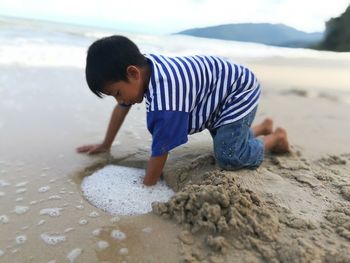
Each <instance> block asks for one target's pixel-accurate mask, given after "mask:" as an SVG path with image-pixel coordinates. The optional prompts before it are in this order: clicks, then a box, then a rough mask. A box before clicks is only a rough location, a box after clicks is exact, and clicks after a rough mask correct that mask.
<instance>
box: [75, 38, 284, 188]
mask: <svg viewBox="0 0 350 263" xmlns="http://www.w3.org/2000/svg"><path fill="white" fill-rule="evenodd" d="M85 73H86V80H87V83H88V86H89V88H90V89H91V91H92V92H93V93H95V94H96V95H97V96H98V97H100V98H101V97H102V95H103V94H104V95H107V96H113V97H114V98H115V99H116V100H117V102H118V104H117V105H116V107H115V109H114V111H113V113H112V116H111V120H110V122H109V125H108V129H107V133H106V136H105V139H104V141H103V142H102V143H101V144H97V145H86V146H82V147H79V148H78V149H77V150H78V152H80V153H83V152H85V153H89V154H94V153H99V152H105V151H109V149H110V148H111V145H112V142H113V140H114V138H115V136H116V134H117V133H118V131H119V128H120V127H121V125H122V123H123V120H124V118H125V116H126V115H127V113H128V111H129V109H130V107H131V106H132V105H133V104H135V103H141V102H142V100H143V98H145V100H146V109H147V127H148V130H149V131H150V133H151V134H152V156H151V158H150V160H149V162H148V165H147V169H146V175H145V177H144V181H143V182H144V184H145V185H154V184H156V183H157V181H158V179H159V177H160V175H161V173H162V170H163V167H164V165H165V162H166V160H167V156H168V152H169V151H170V150H172V149H173V148H175V147H177V146H179V145H181V144H184V143H186V142H187V136H188V134H193V133H195V132H199V131H202V130H204V129H208V130H209V131H210V133H211V135H212V137H213V142H214V155H215V158H216V161H217V163H218V164H219V166H221V167H222V168H224V169H228V170H236V169H240V168H254V167H257V166H259V165H260V164H261V162H262V161H263V157H264V150H269V151H273V152H279V153H283V152H287V151H289V144H288V139H287V134H286V131H285V130H284V129H282V128H277V129H276V130H275V132H272V120H271V119H266V120H265V121H264V122H262V123H261V124H259V125H256V126H253V127H252V128H251V129H250V126H251V123H252V122H253V119H254V116H255V113H256V109H257V105H258V102H259V98H260V91H261V89H260V84H259V82H258V81H257V79H256V77H255V76H254V74H253V73H252V72H251V71H250V70H248V69H247V68H245V67H243V66H240V65H236V64H233V63H230V62H228V61H226V60H224V59H221V58H218V57H213V56H188V57H165V56H159V55H153V54H150V55H142V54H141V53H140V51H139V49H138V48H137V46H136V45H135V44H134V43H133V42H132V41H131V40H129V39H128V38H126V37H123V36H110V37H106V38H102V39H100V40H98V41H96V42H94V43H93V44H92V45H91V46H90V47H89V50H88V54H87V59H86V70H85ZM260 135H265V136H264V137H263V138H262V139H258V138H256V136H260Z"/></svg>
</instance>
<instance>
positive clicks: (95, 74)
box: [85, 35, 147, 98]
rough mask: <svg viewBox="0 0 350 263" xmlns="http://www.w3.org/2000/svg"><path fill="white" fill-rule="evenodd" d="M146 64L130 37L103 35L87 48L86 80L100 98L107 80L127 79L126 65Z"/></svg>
mask: <svg viewBox="0 0 350 263" xmlns="http://www.w3.org/2000/svg"><path fill="white" fill-rule="evenodd" d="M146 64H147V60H146V58H145V57H144V56H143V55H142V54H141V53H140V50H139V49H138V47H137V46H136V45H135V43H134V42H132V41H131V40H130V39H128V38H126V37H124V36H117V35H113V36H109V37H104V38H101V39H99V40H97V41H95V42H94V43H92V45H91V46H90V47H89V49H88V52H87V57H86V68H85V76H86V82H87V84H88V86H89V88H90V89H91V91H92V92H93V93H95V94H96V95H97V96H98V97H100V98H102V89H103V87H104V86H105V85H106V84H107V83H108V82H116V81H120V80H124V81H127V76H126V69H127V67H128V66H130V65H134V66H140V67H142V66H145V65H146Z"/></svg>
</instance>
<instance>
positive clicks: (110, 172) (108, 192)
mask: <svg viewBox="0 0 350 263" xmlns="http://www.w3.org/2000/svg"><path fill="white" fill-rule="evenodd" d="M144 173H145V171H144V170H143V169H136V168H129V167H123V166H117V165H107V166H105V167H104V168H102V169H100V170H97V171H96V172H94V173H93V174H92V175H90V176H87V177H85V178H84V179H83V181H82V183H81V189H82V192H83V195H84V196H85V198H86V199H87V200H88V201H89V202H90V203H91V204H93V205H94V206H96V207H98V208H100V209H102V210H104V211H105V212H107V213H110V214H112V215H137V214H145V213H148V212H150V211H151V210H152V206H151V204H152V202H154V201H161V202H164V201H167V200H169V198H170V197H171V196H172V195H173V194H174V192H173V191H172V190H171V189H170V188H168V187H167V186H166V185H165V183H164V182H159V183H158V184H157V185H155V186H152V187H147V186H145V185H143V183H142V179H143V176H144Z"/></svg>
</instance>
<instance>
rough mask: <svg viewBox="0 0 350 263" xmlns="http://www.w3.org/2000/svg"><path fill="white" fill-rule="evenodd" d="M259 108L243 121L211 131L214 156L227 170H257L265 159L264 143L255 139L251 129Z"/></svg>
mask: <svg viewBox="0 0 350 263" xmlns="http://www.w3.org/2000/svg"><path fill="white" fill-rule="evenodd" d="M256 110H257V107H255V109H254V110H252V111H251V112H250V113H248V115H246V116H245V117H243V118H242V119H240V120H238V121H236V122H233V123H229V124H226V125H223V126H220V127H219V128H217V129H215V130H212V131H210V133H211V136H212V137H213V142H214V155H215V159H216V161H217V163H218V164H219V166H220V167H221V168H223V169H225V170H238V169H241V168H251V169H253V168H256V167H258V166H259V165H260V164H261V163H262V161H263V159H264V142H263V141H262V140H261V139H258V138H256V137H254V135H253V132H252V131H251V129H250V126H251V125H252V122H253V120H254V117H255V114H256Z"/></svg>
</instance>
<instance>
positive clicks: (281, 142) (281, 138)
mask: <svg viewBox="0 0 350 263" xmlns="http://www.w3.org/2000/svg"><path fill="white" fill-rule="evenodd" d="M274 134H275V135H276V137H277V143H276V146H275V147H274V148H273V149H272V152H273V153H287V152H289V142H288V136H287V131H286V130H285V129H283V128H277V129H276V130H275V132H274Z"/></svg>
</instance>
